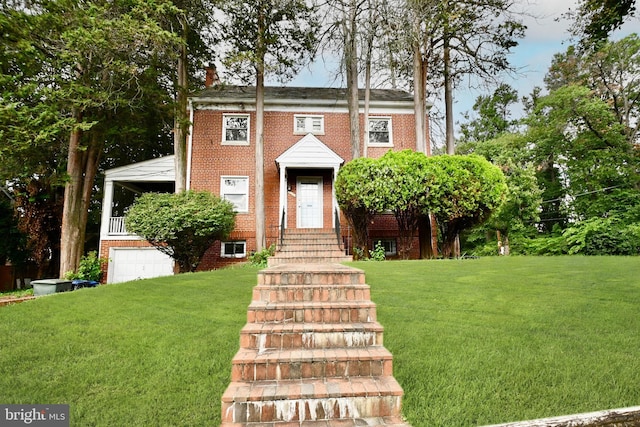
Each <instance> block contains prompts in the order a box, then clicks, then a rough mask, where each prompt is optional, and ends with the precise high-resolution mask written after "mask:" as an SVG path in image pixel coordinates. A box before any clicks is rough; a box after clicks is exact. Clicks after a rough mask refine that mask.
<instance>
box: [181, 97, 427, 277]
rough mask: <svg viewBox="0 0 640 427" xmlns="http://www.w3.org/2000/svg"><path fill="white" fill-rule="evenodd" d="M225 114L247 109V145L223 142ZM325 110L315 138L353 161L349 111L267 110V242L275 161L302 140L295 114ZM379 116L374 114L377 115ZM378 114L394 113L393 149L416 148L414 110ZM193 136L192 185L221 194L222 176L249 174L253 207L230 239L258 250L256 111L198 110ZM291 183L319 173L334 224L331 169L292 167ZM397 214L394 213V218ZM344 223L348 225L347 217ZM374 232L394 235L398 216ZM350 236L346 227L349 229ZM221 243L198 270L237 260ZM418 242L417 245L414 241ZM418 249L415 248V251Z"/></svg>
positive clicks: (275, 216)
mask: <svg viewBox="0 0 640 427" xmlns="http://www.w3.org/2000/svg"><path fill="white" fill-rule="evenodd" d="M225 113H233V114H241V113H242V114H247V113H248V114H249V145H248V146H239V145H223V144H222V132H223V115H224V114H225ZM296 114H301V115H321V116H323V117H324V133H323V134H317V135H316V137H317V138H318V139H319V140H320V141H322V142H323V143H324V144H325V145H327V146H328V147H329V148H330V149H331V150H333V151H334V152H335V153H336V154H337V155H339V156H340V157H342V158H343V159H344V160H345V162H348V161H349V160H351V147H350V140H349V137H350V136H349V116H348V113H346V112H344V113H335V112H332V113H326V112H323V111H317V112H309V111H300V112H295V111H266V112H265V117H264V127H265V131H264V189H265V216H266V233H267V245H269V244H270V243H271V242H275V241H276V240H277V236H278V226H279V223H280V212H279V203H280V190H279V188H280V175H279V172H278V169H277V165H276V162H275V160H276V158H277V157H278V156H280V155H281V154H282V153H283V152H285V151H286V150H287V149H288V148H290V147H291V146H293V145H294V144H295V143H296V142H298V141H299V140H300V139H301V138H302V137H303V136H304V135H301V134H295V133H294V115H296ZM374 116H376V115H372V117H374ZM379 116H380V117H391V122H392V138H393V148H392V149H393V150H403V149H415V121H414V118H413V115H412V114H379ZM360 126H361V130H362V129H364V116H363V115H361V116H360ZM193 129H194V133H193V138H192V139H193V141H192V152H191V181H190V188H191V189H194V190H208V191H210V192H212V193H213V194H217V195H220V176H223V175H235V176H247V177H249V209H248V212H247V213H238V214H237V216H236V227H235V229H234V231H233V233H232V235H231V236H230V238H229V240H246V242H247V253H250V252H251V251H254V250H255V248H256V245H255V238H254V237H255V235H254V231H255V205H254V201H255V160H254V152H255V112H254V111H251V112H244V111H238V110H229V111H216V110H206V109H202V110H195V111H194V115H193ZM362 134H363V135H362V136H361V147H360V151H361V152H362V151H363V147H364V132H362ZM388 150H389V147H368V156H369V157H380V156H382V155H383V154H384V153H386V152H387V151H388ZM288 172H289V173H288V182H287V185H289V186H291V188H292V189H295V186H296V179H297V178H298V177H300V176H310V175H311V176H321V177H322V179H323V198H324V212H323V224H324V227H325V228H332V215H333V213H332V209H331V200H332V199H331V194H332V192H331V188H332V185H333V182H332V181H333V174H332V171H330V170H304V169H295V170H289V171H288ZM287 197H288V206H289V207H290V208H289V210H288V217H287V223H288V227H289V228H294V227H295V224H296V209H295V206H296V204H295V199H294V198H293V196H292V195H291V194H289V195H288V196H287ZM392 219H393V217H392ZM341 228H342V229H343V230H346V229H347V226H346V222H342V226H341ZM372 230H374V231H375V233H376V234H375V235H374V234H372V237H374V236H377V237H383V236H387V235H393V234H394V233H395V230H396V225H395V220H394V221H389V220H383V221H381V222H380V223H376V224H374V227H373V228H372ZM345 235H346V232H345ZM219 246H220V245H219V243H218V244H217V247H216V246H214V247H213V248H212V249H211V250H210V251H208V252H207V254H206V255H205V257H204V258H203V261H202V263H201V265H200V267H199V270H200V269H202V270H207V269H212V268H217V267H220V266H222V265H226V264H229V263H232V262H238V261H239V260H235V259H228V258H221V257H220V247H219ZM414 246H416V247H417V245H414ZM418 253H419V252H416V256H417V254H418Z"/></svg>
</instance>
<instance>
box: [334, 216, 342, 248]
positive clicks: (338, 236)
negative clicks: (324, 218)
mask: <svg viewBox="0 0 640 427" xmlns="http://www.w3.org/2000/svg"><path fill="white" fill-rule="evenodd" d="M334 221H335V224H336V226H335V230H336V238H337V239H338V246H339V247H340V249H342V233H341V232H340V211H339V210H338V209H337V208H336V210H335V212H334Z"/></svg>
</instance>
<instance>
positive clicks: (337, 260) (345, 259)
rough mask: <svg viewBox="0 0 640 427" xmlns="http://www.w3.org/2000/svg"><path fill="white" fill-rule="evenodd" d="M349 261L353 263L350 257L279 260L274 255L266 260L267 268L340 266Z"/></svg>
mask: <svg viewBox="0 0 640 427" xmlns="http://www.w3.org/2000/svg"><path fill="white" fill-rule="evenodd" d="M349 261H353V258H352V257H350V256H346V257H345V256H340V257H337V256H336V257H322V258H308V257H296V258H279V257H278V256H277V255H275V256H272V257H269V258H268V259H267V266H268V267H275V266H279V265H290V264H316V263H327V262H332V263H336V264H340V263H343V262H349Z"/></svg>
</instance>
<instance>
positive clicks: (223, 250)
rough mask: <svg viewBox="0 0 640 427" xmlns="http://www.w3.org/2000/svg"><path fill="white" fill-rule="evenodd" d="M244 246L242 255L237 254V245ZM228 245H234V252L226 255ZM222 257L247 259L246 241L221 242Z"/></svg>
mask: <svg viewBox="0 0 640 427" xmlns="http://www.w3.org/2000/svg"><path fill="white" fill-rule="evenodd" d="M238 244H242V253H236V251H235V249H236V245H238ZM226 245H233V248H234V251H233V253H231V254H228V253H226V251H225V247H226ZM220 257H221V258H246V257H247V242H246V241H245V240H229V241H226V242H220Z"/></svg>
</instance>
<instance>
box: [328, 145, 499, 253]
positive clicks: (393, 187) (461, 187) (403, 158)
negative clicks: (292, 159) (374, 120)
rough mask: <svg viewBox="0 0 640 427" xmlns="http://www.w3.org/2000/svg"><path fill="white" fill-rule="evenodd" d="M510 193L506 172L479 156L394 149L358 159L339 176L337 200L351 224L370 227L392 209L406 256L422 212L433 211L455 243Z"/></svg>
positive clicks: (363, 231) (447, 238)
mask: <svg viewBox="0 0 640 427" xmlns="http://www.w3.org/2000/svg"><path fill="white" fill-rule="evenodd" d="M506 192H507V186H506V183H505V178H504V175H503V173H502V171H500V169H499V168H497V167H496V166H493V165H492V164H491V163H489V162H488V161H487V160H485V159H484V158H482V157H480V156H434V157H427V156H425V155H424V154H422V153H418V152H414V151H410V150H405V151H400V152H393V151H390V152H388V153H387V154H385V155H384V156H383V157H381V158H380V159H377V160H374V159H369V158H358V159H355V160H353V161H351V162H349V163H347V164H346V165H345V166H344V167H343V168H342V169H341V170H340V172H339V173H338V177H337V179H336V197H337V199H338V204H339V205H340V208H341V209H342V211H343V212H344V213H345V215H346V216H347V218H348V219H349V221H350V223H351V224H352V225H354V224H359V225H360V226H361V227H366V226H367V225H368V223H369V222H370V218H371V217H372V216H373V215H374V214H380V213H383V212H387V211H391V212H393V214H394V215H395V217H396V221H397V222H398V228H399V230H400V240H401V246H402V248H400V252H401V254H403V255H406V254H407V253H408V251H409V250H410V249H411V246H410V245H411V244H412V241H413V236H414V235H415V232H416V230H417V228H418V224H419V220H420V218H421V217H422V216H424V215H428V214H434V215H435V216H436V218H437V219H438V223H439V225H440V229H441V232H442V233H443V239H445V241H447V240H449V241H452V239H455V237H456V236H457V234H458V233H459V232H460V231H462V230H463V229H466V228H469V227H471V226H473V225H476V224H478V223H481V222H483V221H485V220H486V219H487V218H488V217H489V215H490V214H491V212H493V211H494V210H496V209H497V208H498V207H499V206H500V205H501V203H502V202H503V200H504V198H505V196H506ZM359 234H362V235H366V234H367V233H366V230H361V231H359ZM449 255H450V253H445V256H449Z"/></svg>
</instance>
